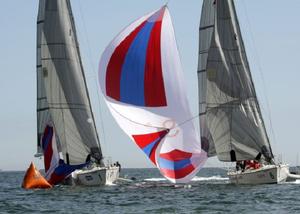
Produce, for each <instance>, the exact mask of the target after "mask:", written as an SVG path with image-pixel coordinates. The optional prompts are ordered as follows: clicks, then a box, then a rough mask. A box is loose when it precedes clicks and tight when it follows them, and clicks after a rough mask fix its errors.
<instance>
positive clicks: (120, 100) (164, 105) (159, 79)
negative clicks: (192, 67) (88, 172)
mask: <svg viewBox="0 0 300 214" xmlns="http://www.w3.org/2000/svg"><path fill="white" fill-rule="evenodd" d="M183 79H184V77H183V72H182V68H181V63H180V58H179V54H178V50H177V46H176V41H175V35H174V30H173V26H172V21H171V17H170V14H169V11H168V9H167V7H166V6H165V7H162V8H161V9H159V10H157V11H155V12H152V13H150V14H148V15H146V16H143V17H141V18H140V19H138V20H136V21H135V22H133V23H132V24H130V25H129V26H128V27H126V28H125V29H124V30H123V31H121V32H120V33H119V34H118V35H117V36H116V37H115V38H114V39H113V40H112V41H111V43H110V44H109V45H108V47H107V48H106V49H105V51H104V53H103V54H102V57H101V60H100V65H99V81H100V86H101V90H102V93H103V94H104V96H105V99H106V103H107V105H108V108H109V109H110V112H111V114H112V115H113V117H114V118H115V120H116V121H117V123H118V124H119V125H120V127H121V128H122V129H123V131H124V132H125V133H126V134H127V135H128V136H129V137H130V138H131V140H132V141H133V142H135V143H136V144H137V146H138V147H139V148H140V149H141V150H142V151H143V152H144V153H145V154H146V155H147V157H148V158H149V159H150V161H152V163H153V164H154V165H156V166H157V167H158V168H159V169H160V172H161V173H162V175H164V176H165V177H166V178H167V179H169V180H170V181H172V182H177V183H180V182H188V181H189V180H190V179H191V178H192V177H193V176H194V175H195V174H196V173H197V171H198V170H199V169H200V168H201V166H202V165H203V164H204V162H205V160H206V153H205V152H204V151H201V145H200V140H199V139H200V138H199V136H198V135H197V133H196V130H195V127H194V124H193V120H192V119H193V117H192V115H191V112H190V109H189V106H188V101H187V97H186V89H185V85H184V82H183Z"/></svg>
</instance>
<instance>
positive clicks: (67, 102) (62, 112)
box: [37, 0, 102, 164]
mask: <svg viewBox="0 0 300 214" xmlns="http://www.w3.org/2000/svg"><path fill="white" fill-rule="evenodd" d="M37 120H38V121H37V129H38V137H37V138H38V152H39V153H41V152H42V150H41V146H42V144H41V138H42V136H43V132H44V130H45V127H46V126H47V125H49V124H50V125H51V126H52V125H53V126H54V129H55V133H56V138H57V143H58V145H59V146H58V147H59V148H58V149H59V152H62V154H63V156H64V160H65V161H66V163H68V164H80V163H85V162H86V158H87V156H88V155H89V154H91V155H92V156H93V157H94V158H96V159H97V160H101V159H102V153H101V149H100V146H99V139H98V136H97V132H96V128H95V121H94V118H93V114H92V110H91V105H90V100H89V95H88V91H87V87H86V82H85V77H84V71H83V67H82V63H81V59H80V52H79V47H78V42H77V36H76V30H75V24H74V20H73V16H72V12H71V6H70V1H69V0H40V4H39V13H38V20H37Z"/></svg>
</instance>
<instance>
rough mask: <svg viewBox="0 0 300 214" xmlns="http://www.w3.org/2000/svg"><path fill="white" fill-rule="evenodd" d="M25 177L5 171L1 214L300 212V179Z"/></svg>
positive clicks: (149, 174) (208, 174) (126, 173)
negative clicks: (69, 182) (30, 182)
mask: <svg viewBox="0 0 300 214" xmlns="http://www.w3.org/2000/svg"><path fill="white" fill-rule="evenodd" d="M23 176H24V172H0V213H294V214H295V213H300V181H299V182H297V181H296V182H293V183H285V184H279V185H257V186H251V185H244V186H236V185H231V184H229V182H228V178H226V171H225V170H222V169H217V168H206V169H203V170H201V171H200V173H199V174H198V175H197V176H196V177H195V179H194V180H193V181H192V182H191V183H190V184H191V187H184V186H174V185H171V184H170V183H169V182H167V181H166V180H164V179H163V178H162V177H161V175H160V174H159V172H158V171H157V170H156V169H124V170H123V171H122V177H127V178H132V177H135V178H136V181H134V182H120V183H118V184H117V185H114V186H106V187H71V186H58V187H55V188H53V189H49V190H23V189H22V188H21V187H20V185H21V182H22V179H23Z"/></svg>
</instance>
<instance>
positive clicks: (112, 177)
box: [72, 166, 119, 186]
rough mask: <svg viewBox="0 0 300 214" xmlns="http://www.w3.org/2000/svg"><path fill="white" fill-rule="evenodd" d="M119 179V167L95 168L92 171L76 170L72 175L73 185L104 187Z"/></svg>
mask: <svg viewBox="0 0 300 214" xmlns="http://www.w3.org/2000/svg"><path fill="white" fill-rule="evenodd" d="M118 178H119V167H117V166H112V167H95V168H92V169H84V170H76V171H75V172H73V173H72V180H73V183H74V184H75V185H83V186H104V185H111V184H113V183H114V182H115V181H116V180H117V179H118Z"/></svg>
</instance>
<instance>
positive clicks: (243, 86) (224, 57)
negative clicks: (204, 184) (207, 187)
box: [198, 0, 273, 161]
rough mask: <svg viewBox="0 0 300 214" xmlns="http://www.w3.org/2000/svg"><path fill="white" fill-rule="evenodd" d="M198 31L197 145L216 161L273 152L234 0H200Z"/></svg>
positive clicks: (267, 156)
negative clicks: (201, 2)
mask: <svg viewBox="0 0 300 214" xmlns="http://www.w3.org/2000/svg"><path fill="white" fill-rule="evenodd" d="M199 31H200V35H199V62H198V81H199V112H200V128H201V143H202V148H203V149H205V150H206V151H207V152H208V155H209V156H215V155H217V156H218V158H219V160H221V161H237V160H250V159H255V158H256V157H259V156H260V155H261V154H262V155H263V156H264V157H265V159H266V160H267V161H270V160H271V159H272V158H273V154H272V150H271V146H270V143H269V139H268V136H267V132H266V129H265V125H264V122H263V118H262V114H261V111H260V107H259V104H258V100H257V96H256V92H255V88H254V84H253V81H252V77H251V73H250V67H249V63H248V60H247V56H246V52H245V47H244V43H243V40H242V35H241V31H240V27H239V23H238V19H237V15H236V11H235V6H234V2H233V0H205V1H203V7H202V15H201V21H200V29H199Z"/></svg>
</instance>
